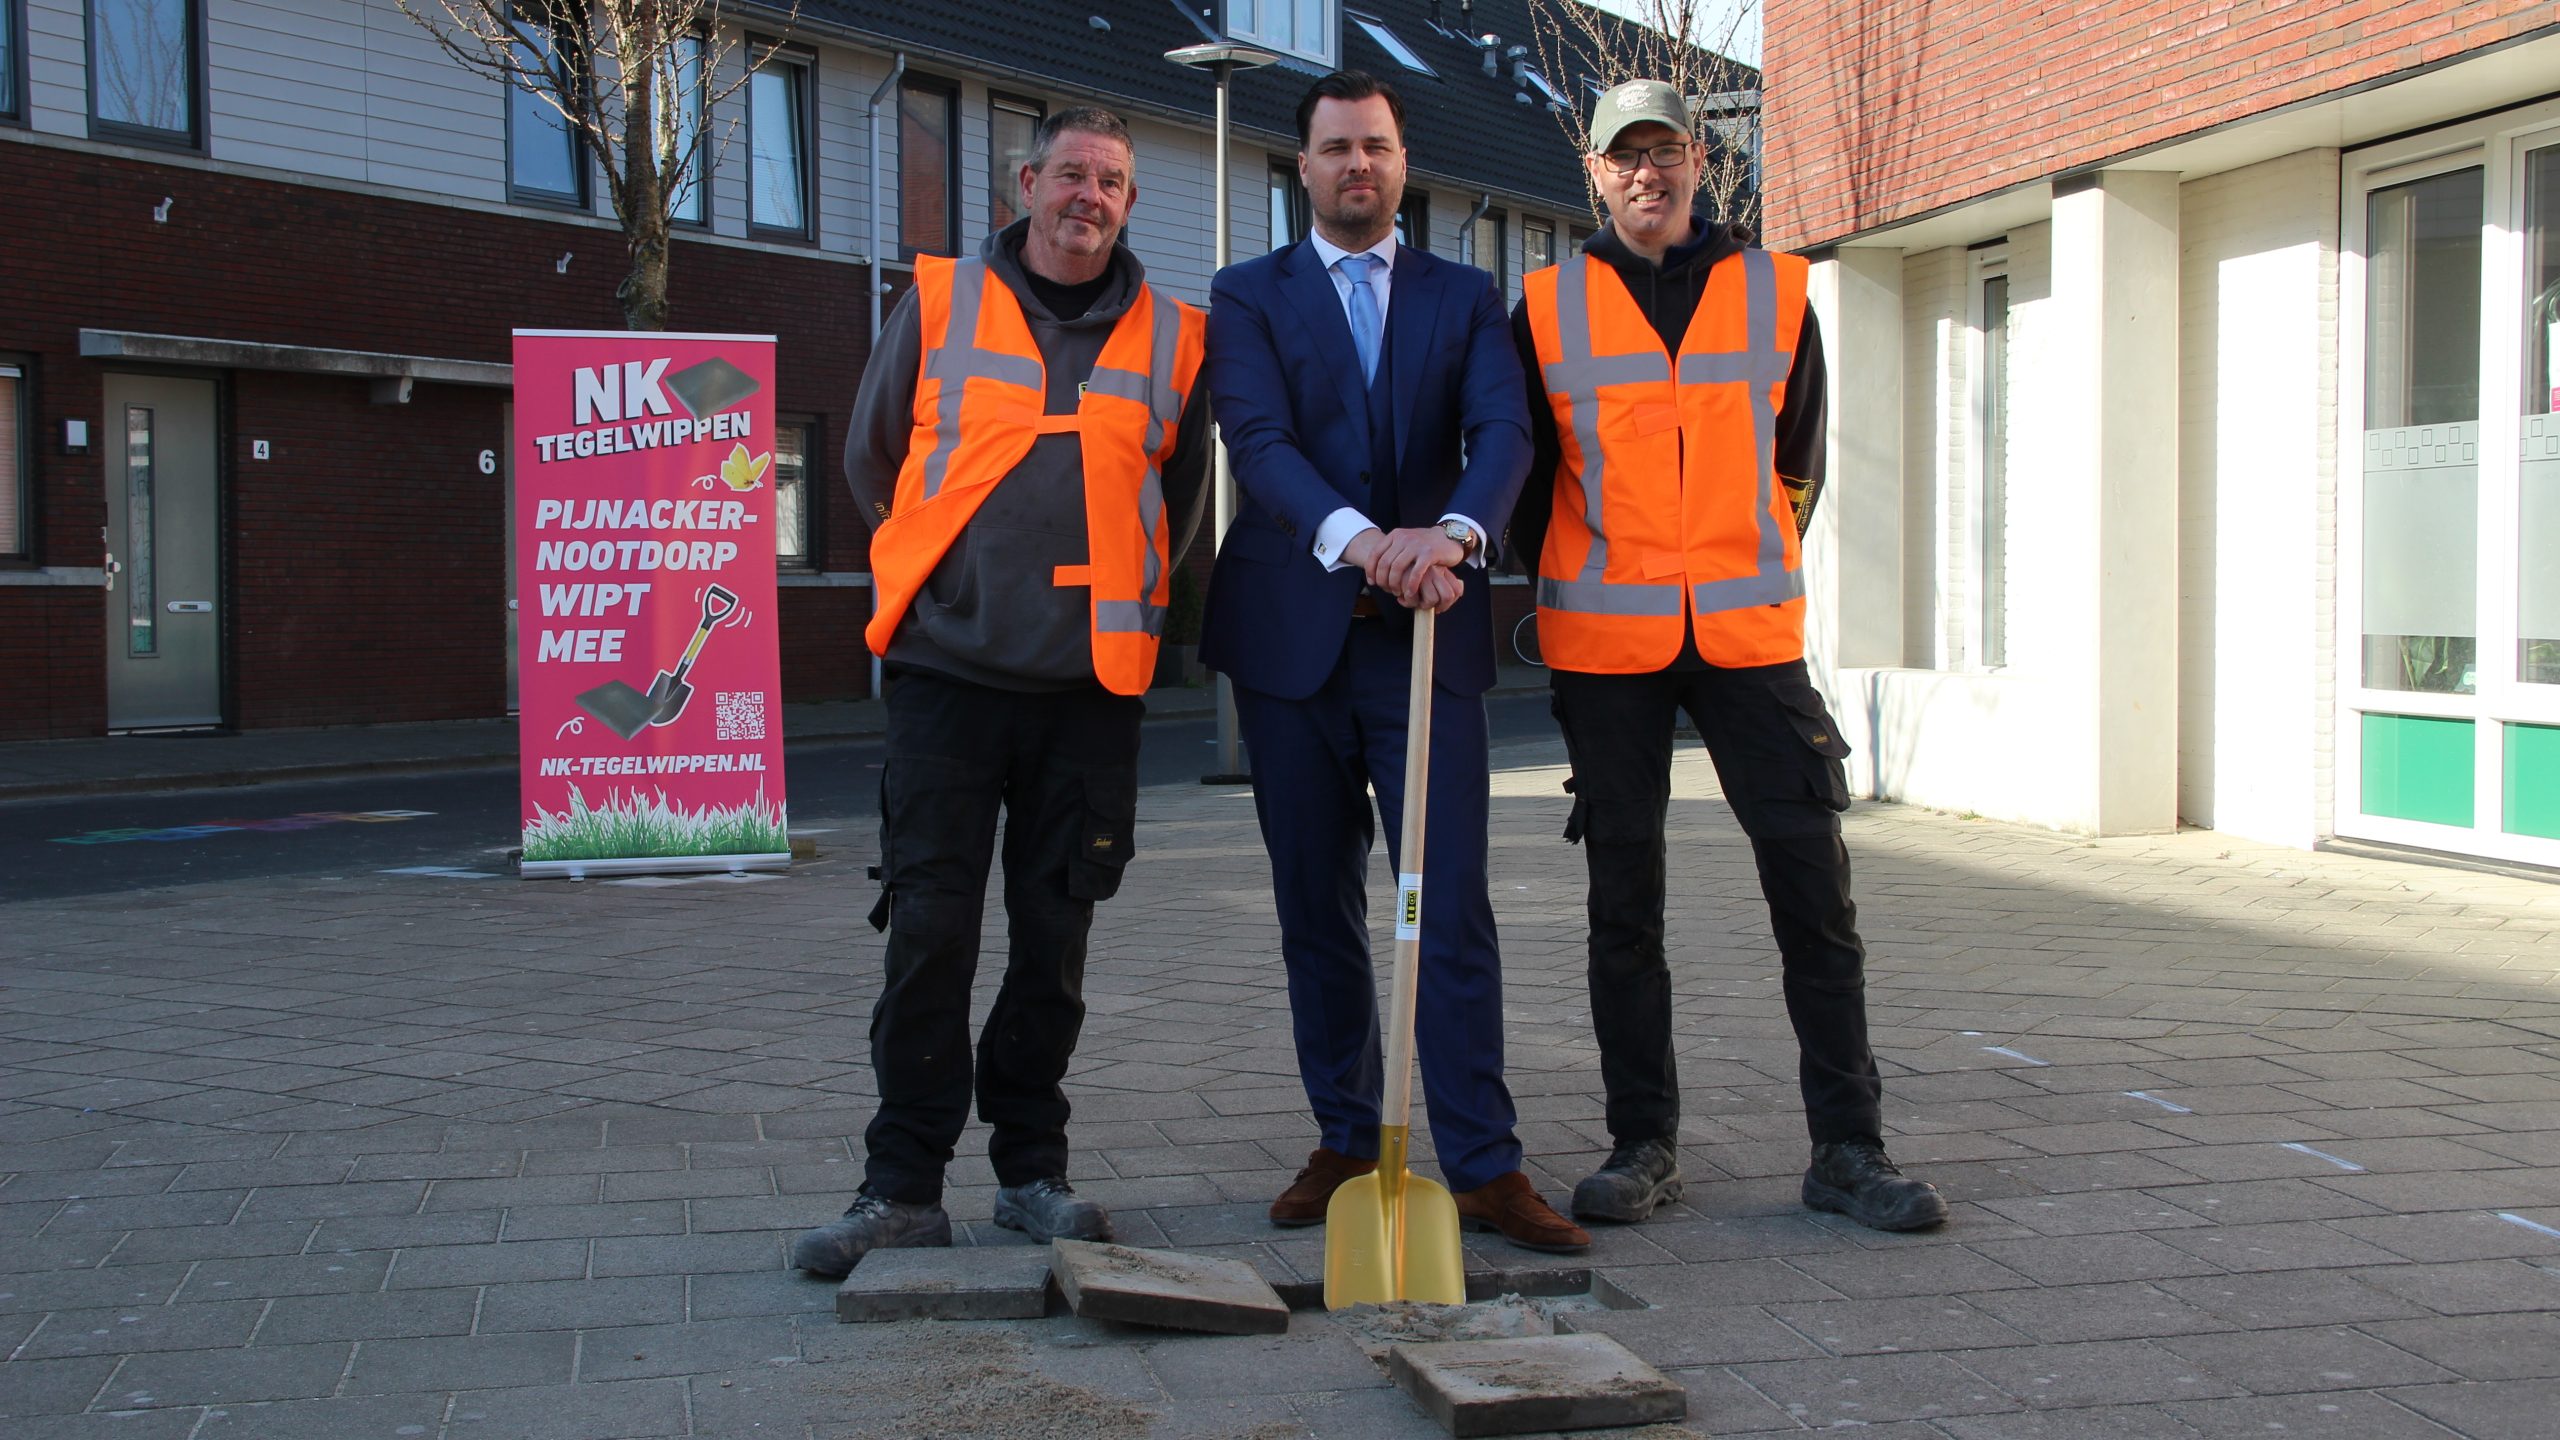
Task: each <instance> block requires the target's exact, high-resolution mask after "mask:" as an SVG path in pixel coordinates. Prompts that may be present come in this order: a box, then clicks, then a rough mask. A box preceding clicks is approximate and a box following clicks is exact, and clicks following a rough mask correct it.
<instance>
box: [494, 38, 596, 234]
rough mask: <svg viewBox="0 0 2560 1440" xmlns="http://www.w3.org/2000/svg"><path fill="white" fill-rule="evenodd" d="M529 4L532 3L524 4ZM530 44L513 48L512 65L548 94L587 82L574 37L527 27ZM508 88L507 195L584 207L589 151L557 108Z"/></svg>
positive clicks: (574, 89) (512, 85)
mask: <svg viewBox="0 0 2560 1440" xmlns="http://www.w3.org/2000/svg"><path fill="white" fill-rule="evenodd" d="M527 8H530V7H527ZM528 28H529V29H531V30H532V31H533V34H534V35H535V36H536V37H537V40H536V42H535V43H534V44H531V45H524V46H519V47H517V51H516V56H515V60H516V64H517V65H518V66H519V67H520V68H521V69H522V70H523V71H524V73H525V74H527V75H529V76H541V75H545V74H547V75H548V76H549V77H550V78H549V79H547V80H538V81H537V83H539V84H540V85H541V86H542V88H543V89H544V90H545V91H546V92H548V94H549V95H550V96H552V97H558V96H560V95H563V94H570V95H574V94H576V93H578V92H579V90H580V88H581V87H583V86H584V84H585V83H586V79H585V77H586V66H585V65H584V64H583V63H582V62H581V60H580V58H579V57H578V55H577V53H576V42H575V40H574V39H573V40H572V41H571V42H570V43H569V44H568V45H567V46H565V47H564V46H562V45H561V44H560V43H559V37H558V35H557V33H556V32H555V31H553V30H550V29H547V28H540V27H535V26H531V25H528ZM506 86H507V198H508V199H510V200H529V201H533V202H535V203H537V204H545V205H571V206H575V207H577V208H578V209H581V210H583V209H585V208H586V205H587V152H586V146H585V143H584V140H583V137H581V136H580V135H579V133H578V131H577V130H576V129H575V128H573V127H572V126H571V125H570V124H569V119H568V117H567V116H565V115H563V114H561V113H560V107H559V106H558V105H556V104H554V103H552V100H551V99H549V98H545V96H543V95H536V94H534V93H532V92H530V91H528V90H526V89H525V88H524V86H522V85H520V84H518V83H516V82H514V81H512V80H510V81H508V82H506Z"/></svg>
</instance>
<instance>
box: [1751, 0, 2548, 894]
mask: <svg viewBox="0 0 2560 1440" xmlns="http://www.w3.org/2000/svg"><path fill="white" fill-rule="evenodd" d="M1767 33H1768V38H1767V46H1766V52H1765V54H1766V61H1767V79H1766V93H1765V101H1766V107H1767V116H1768V127H1769V138H1768V175H1769V188H1768V193H1767V195H1766V198H1765V204H1766V214H1767V216H1768V222H1769V225H1768V228H1769V232H1770V235H1771V239H1772V243H1774V244H1779V245H1784V246H1787V247H1790V248H1795V249H1799V250H1802V251H1805V252H1806V253H1808V254H1809V255H1811V256H1812V257H1813V259H1814V260H1815V266H1814V275H1813V281H1812V289H1813V297H1814V303H1815V306H1816V309H1817V311H1818V313H1819V314H1820V316H1821V319H1822V322H1823V324H1824V326H1825V329H1826V331H1827V335H1828V339H1829V349H1830V353H1831V354H1832V356H1833V357H1834V367H1833V374H1832V384H1833V391H1832V402H1833V404H1832V425H1833V448H1832V454H1833V456H1834V464H1835V470H1834V474H1833V477H1832V486H1831V491H1830V498H1829V499H1827V500H1826V502H1825V506H1824V511H1823V513H1822V514H1821V515H1820V516H1818V518H1817V521H1816V533H1815V535H1814V536H1813V538H1812V541H1811V544H1810V547H1809V550H1810V554H1811V557H1812V558H1811V560H1810V562H1809V564H1810V569H1811V573H1812V574H1813V577H1814V583H1815V588H1816V593H1817V596H1818V598H1817V600H1816V603H1815V607H1814V609H1815V615H1816V620H1815V632H1816V634H1815V639H1816V651H1817V656H1816V658H1817V663H1818V667H1819V668H1820V670H1821V671H1822V673H1823V674H1824V676H1825V677H1826V682H1827V683H1828V684H1829V685H1830V686H1831V687H1832V689H1833V691H1834V693H1835V696H1836V697H1837V698H1838V699H1839V700H1840V702H1841V704H1840V710H1841V713H1842V715H1843V723H1844V728H1846V729H1847V730H1849V731H1850V732H1851V739H1852V741H1853V742H1854V743H1857V745H1858V748H1859V750H1860V752H1861V754H1860V758H1859V760H1858V762H1857V766H1858V770H1859V772H1860V774H1859V779H1860V782H1861V783H1862V784H1863V785H1864V787H1865V788H1866V789H1867V791H1868V792H1869V793H1871V794H1875V795H1879V796H1890V797H1894V798H1901V799H1909V800H1914V801H1919V802H1922V803H1927V804H1934V805H1942V806H1946V807H1948V808H1952V809H1959V810H1968V811H1974V812H1978V813H1981V814H1985V815H1991V816H1997V817H2001V818H2007V819H2015V820H2024V821H2030V822H2035V823H2042V824H2047V825H2052V826H2055V827H2057V828H2061V829H2065V830H2071V831H2079V832H2084V833H2097V834H2108V833H2124V832H2139V831H2149V830H2163V829H2167V828H2170V827H2172V826H2175V825H2178V824H2198V825H2208V826H2214V827H2217V828H2223V829H2229V830H2233V831H2236V832H2239V833H2241V834H2245V835H2249V836H2252V837H2254V838H2260V839H2267V840H2274V841H2278V842H2281V843H2289V844H2299V845H2314V844H2326V843H2330V842H2332V841H2334V840H2337V839H2341V838H2345V839H2354V840H2364V841H2377V842H2383V843H2392V844H2402V845H2414V846H2421V847H2425V848H2430V849H2439V850H2447V851H2454V852H2460V853H2465V854H2472V855H2482V856H2489V857H2494V858H2498V859H2502V860H2510V861H2522V862H2526V863H2533V864H2541V865H2560V417H2555V416H2554V414H2553V411H2554V410H2555V409H2560V11H2555V10H2554V9H2553V7H2552V6H2550V5H2549V4H2547V3H2541V4H2536V3H2527V0H2473V3H2446V0H2422V3H2397V4H2387V3H2379V0H2301V3H2293V4H2259V3H2212V4H2206V5H2201V6H2197V5H2187V6H2172V5H2168V4H2153V3H2144V4H2131V5H2102V4H2095V3H2088V4H2077V3H2075V4H2071V5H2066V6H2062V7H2056V8H2048V9H2045V10H2033V9H2028V10H2020V9H2017V8H2014V7H2001V6H1994V5H1990V4H1986V3H1976V0H1964V3H1960V4H1957V5H1953V6H1943V5H1942V6H1920V5H1915V4H1910V3H1895V4H1888V5H1883V6H1875V7H1851V6H1844V5H1839V4H1834V3H1828V0H1770V4H1769V6H1768V11H1767Z"/></svg>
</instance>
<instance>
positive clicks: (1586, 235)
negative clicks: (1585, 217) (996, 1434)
mask: <svg viewBox="0 0 2560 1440" xmlns="http://www.w3.org/2000/svg"><path fill="white" fill-rule="evenodd" d="M1598 233H1599V232H1598V231H1596V230H1593V229H1592V228H1591V227H1590V226H1588V225H1575V226H1571V227H1569V228H1568V229H1567V230H1566V232H1565V235H1566V238H1567V239H1568V240H1570V241H1571V242H1572V245H1573V248H1574V250H1575V252H1576V253H1579V252H1580V251H1581V249H1582V247H1583V246H1585V245H1587V244H1589V243H1590V242H1591V237H1592V236H1593V235H1596V234H1598Z"/></svg>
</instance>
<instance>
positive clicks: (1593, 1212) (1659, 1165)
mask: <svg viewBox="0 0 2560 1440" xmlns="http://www.w3.org/2000/svg"><path fill="white" fill-rule="evenodd" d="M1680 1188H1681V1185H1680V1151H1679V1149H1678V1148H1677V1147H1676V1146H1674V1145H1673V1144H1672V1143H1671V1142H1670V1141H1668V1140H1630V1141H1628V1142H1627V1143H1626V1144H1624V1145H1621V1146H1619V1147H1617V1148H1616V1149H1614V1150H1612V1151H1610V1152H1609V1163H1608V1164H1606V1165H1603V1166H1601V1167H1600V1168H1599V1169H1598V1170H1595V1171H1593V1172H1592V1173H1591V1174H1590V1175H1589V1176H1588V1177H1586V1178H1585V1179H1584V1180H1583V1182H1582V1183H1581V1184H1579V1185H1576V1186H1574V1187H1573V1214H1574V1218H1575V1219H1578V1220H1610V1221H1615V1222H1616V1223H1618V1224H1620V1225H1632V1224H1634V1223H1636V1222H1637V1221H1639V1220H1642V1219H1643V1218H1644V1217H1646V1216H1647V1215H1650V1214H1652V1213H1653V1212H1654V1209H1655V1207H1657V1206H1662V1205H1668V1204H1670V1203H1671V1202H1672V1201H1674V1200H1677V1199H1679V1198H1680Z"/></svg>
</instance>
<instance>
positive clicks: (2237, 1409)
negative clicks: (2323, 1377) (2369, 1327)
mask: <svg viewBox="0 0 2560 1440" xmlns="http://www.w3.org/2000/svg"><path fill="white" fill-rule="evenodd" d="M2166 1409H2167V1413H2168V1414H2170V1415H2172V1416H2175V1417H2176V1418H2177V1419H2179V1420H2181V1421H2184V1422H2185V1423H2186V1424H2188V1425H2189V1426H2192V1427H2193V1428H2194V1429H2195V1430H2196V1431H2197V1432H2199V1433H2201V1434H2203V1435H2207V1436H2224V1435H2278V1434H2281V1435H2288V1436H2290V1435H2312V1436H2329V1437H2333V1440H2450V1437H2451V1436H2452V1435H2453V1432H2452V1431H2450V1430H2447V1429H2445V1428H2444V1427H2443V1426H2441V1425H2438V1424H2436V1423H2435V1422H2434V1421H2432V1420H2428V1419H2426V1418H2424V1417H2423V1416H2420V1415H2418V1414H2416V1413H2414V1412H2412V1411H2410V1410H2409V1409H2407V1408H2406V1407H2404V1406H2402V1405H2399V1404H2397V1403H2395V1402H2393V1401H2391V1400H2388V1399H2383V1398H2381V1397H2378V1396H2374V1395H2367V1394H2358V1393H2312V1394H2300V1395H2277V1396H2270V1397H2267V1398H2264V1399H2249V1400H2207V1401H2200V1402H2197V1403H2195V1404H2181V1405H2171V1406H2168V1407H2166Z"/></svg>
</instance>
